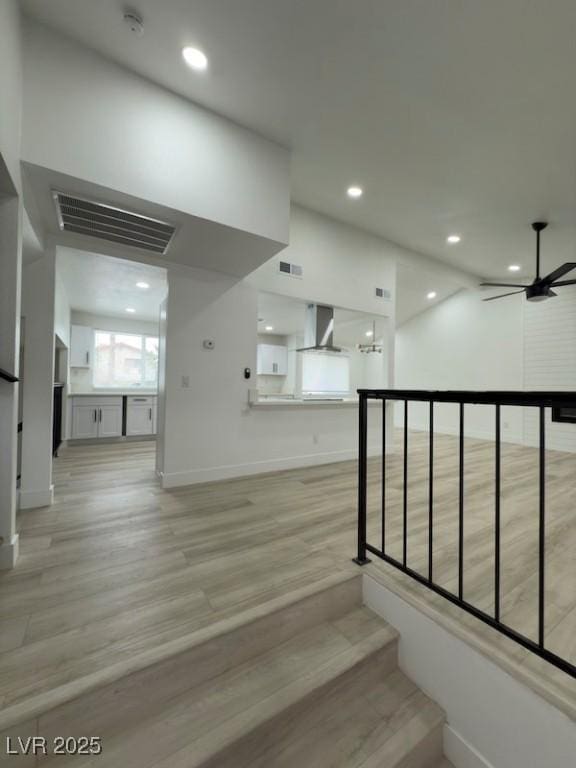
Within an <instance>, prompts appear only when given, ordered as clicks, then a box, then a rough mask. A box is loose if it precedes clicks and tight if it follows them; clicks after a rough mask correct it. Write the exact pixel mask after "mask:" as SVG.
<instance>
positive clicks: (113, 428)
mask: <svg viewBox="0 0 576 768" xmlns="http://www.w3.org/2000/svg"><path fill="white" fill-rule="evenodd" d="M98 437H122V406H121V405H108V404H106V405H101V406H100V407H99V408H98Z"/></svg>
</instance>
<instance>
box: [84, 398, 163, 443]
mask: <svg viewBox="0 0 576 768" xmlns="http://www.w3.org/2000/svg"><path fill="white" fill-rule="evenodd" d="M156 402H157V398H156V397H155V396H154V395H125V396H122V395H118V396H116V395H107V396H106V395H94V396H92V395H88V396H82V397H80V396H76V397H73V398H72V431H71V435H70V437H71V439H72V440H87V439H94V438H101V437H102V438H105V437H122V436H123V435H126V437H137V436H139V435H140V436H145V435H155V434H156Z"/></svg>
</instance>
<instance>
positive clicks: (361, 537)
mask: <svg viewBox="0 0 576 768" xmlns="http://www.w3.org/2000/svg"><path fill="white" fill-rule="evenodd" d="M367 485H368V397H367V396H366V394H365V393H364V392H360V393H359V403H358V554H357V556H356V557H355V558H354V562H355V563H356V564H357V565H367V564H368V563H369V562H370V560H369V558H367V557H366V534H367V531H366V528H367Z"/></svg>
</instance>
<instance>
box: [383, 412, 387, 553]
mask: <svg viewBox="0 0 576 768" xmlns="http://www.w3.org/2000/svg"><path fill="white" fill-rule="evenodd" d="M382 552H384V553H386V400H382Z"/></svg>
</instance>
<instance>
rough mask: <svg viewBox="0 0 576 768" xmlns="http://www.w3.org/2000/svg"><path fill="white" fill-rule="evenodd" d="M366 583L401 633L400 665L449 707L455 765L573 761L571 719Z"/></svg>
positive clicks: (508, 766) (551, 767)
mask: <svg viewBox="0 0 576 768" xmlns="http://www.w3.org/2000/svg"><path fill="white" fill-rule="evenodd" d="M363 591H364V601H365V603H366V604H367V605H368V606H369V607H370V608H372V610H374V611H375V612H376V613H378V614H379V615H380V616H382V617H383V618H384V619H385V620H386V621H387V622H388V623H389V624H391V625H392V626H393V627H395V628H396V629H397V630H398V632H399V633H400V642H399V647H398V652H399V665H400V668H401V669H402V670H403V671H404V672H405V673H406V674H407V675H408V677H410V678H411V679H412V680H414V682H415V683H416V684H417V685H418V686H419V687H420V688H421V689H422V690H423V691H424V692H425V693H427V694H428V696H430V697H431V698H432V699H433V700H434V701H436V702H437V703H438V704H439V705H440V706H441V707H442V708H443V709H444V711H445V713H446V719H447V726H446V727H445V731H444V750H445V753H446V755H447V757H448V758H449V759H450V760H451V761H452V762H453V764H454V766H455V768H520V766H522V768H567V767H568V766H570V765H573V764H574V755H575V754H576V728H575V727H574V723H573V722H572V720H570V719H569V718H568V717H566V716H565V715H564V714H563V713H562V712H560V711H559V710H557V709H555V708H554V707H553V706H552V705H550V704H549V703H548V702H546V701H544V699H542V698H540V697H539V696H538V695H537V694H536V693H535V692H534V691H532V690H531V689H530V688H528V687H526V686H525V685H523V684H522V683H520V682H519V681H517V680H516V679H514V678H513V677H511V676H510V675H509V674H507V673H506V672H503V670H502V669H501V668H500V667H499V666H497V665H496V664H494V662H492V661H491V660H490V659H488V658H487V657H486V656H484V655H482V654H480V653H479V652H478V651H476V650H475V649H474V648H472V647H471V646H470V645H468V644H467V643H466V642H464V641H463V640H460V639H459V638H457V637H456V636H455V635H453V634H451V633H450V632H448V631H447V630H445V629H444V628H443V627H441V626H440V625H439V624H437V623H436V622H435V621H433V620H432V619H431V618H429V617H427V616H425V615H424V614H423V613H422V612H421V611H420V610H417V609H416V608H414V607H412V606H411V605H409V604H408V603H406V602H405V601H404V600H402V599H401V598H400V597H398V596H397V595H395V594H394V593H393V592H391V591H390V590H388V589H386V588H385V587H384V586H382V585H381V584H379V583H378V582H377V581H375V580H374V579H372V578H370V577H369V576H364V590H363Z"/></svg>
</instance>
